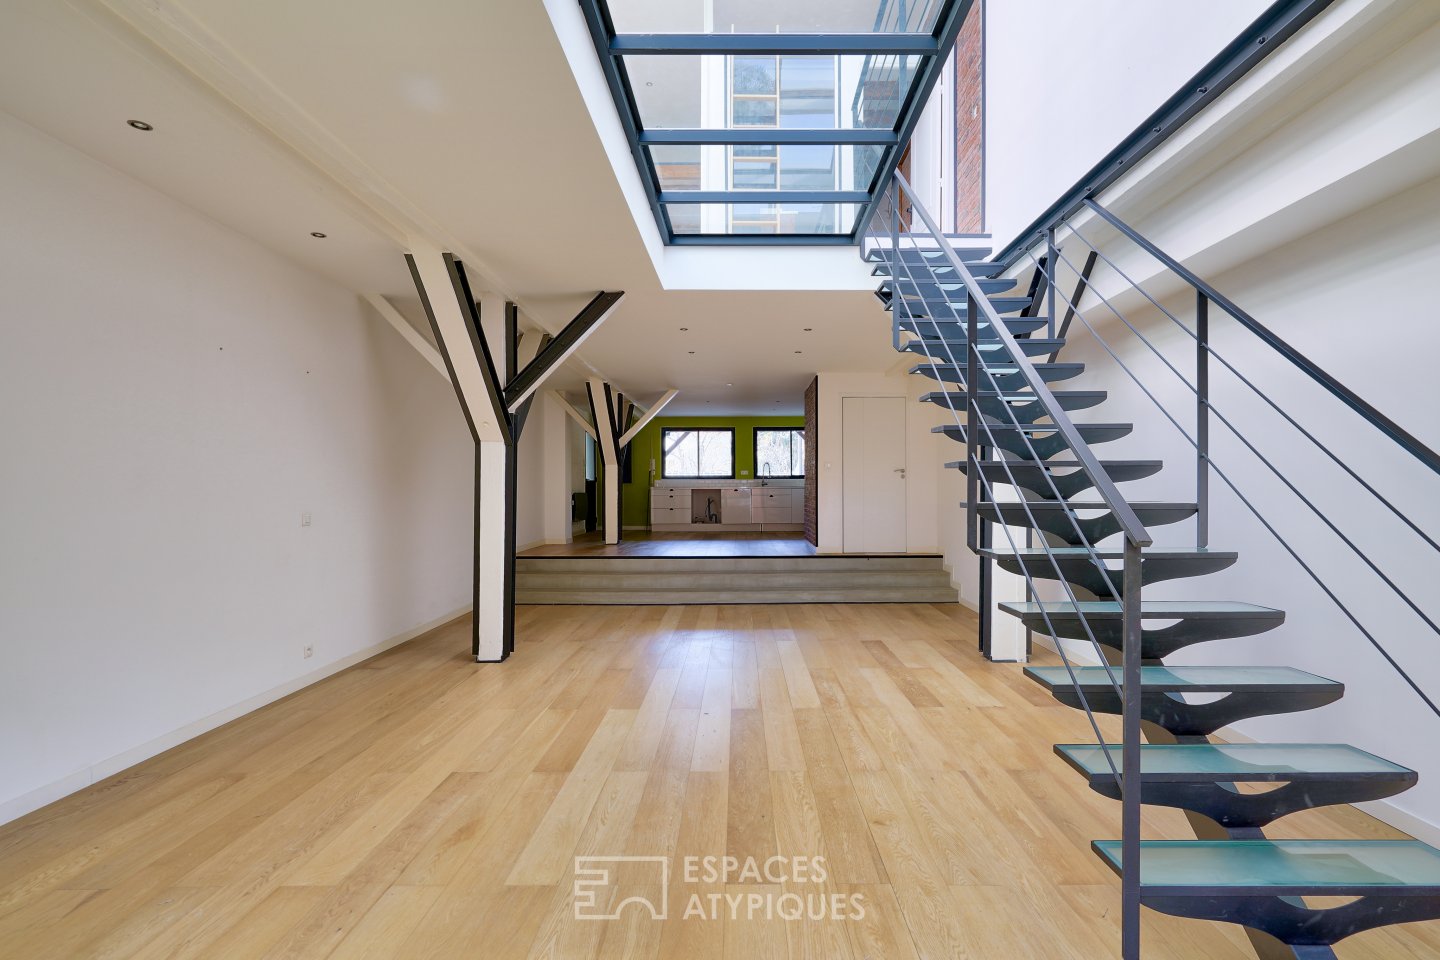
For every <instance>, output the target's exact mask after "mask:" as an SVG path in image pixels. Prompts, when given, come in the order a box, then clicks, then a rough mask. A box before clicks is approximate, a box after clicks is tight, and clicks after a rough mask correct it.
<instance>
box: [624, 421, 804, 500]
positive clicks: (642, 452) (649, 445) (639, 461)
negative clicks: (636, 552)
mask: <svg viewBox="0 0 1440 960" xmlns="http://www.w3.org/2000/svg"><path fill="white" fill-rule="evenodd" d="M803 426H805V418H804V417H656V418H655V419H654V420H651V421H650V422H649V423H647V424H646V425H645V429H644V430H641V431H640V433H639V434H638V435H636V437H635V439H634V440H632V441H630V458H631V459H630V476H631V477H632V478H633V479H634V482H633V483H625V484H621V486H620V502H621V504H622V507H623V511H624V519H625V526H627V527H643V526H646V525H648V524H649V523H650V461H651V460H652V459H653V460H654V461H655V470H656V472H657V474H658V473H659V471H660V469H661V458H660V431H661V430H663V429H665V428H666V427H731V428H733V429H734V430H735V479H736V480H754V479H755V428H756V427H803ZM655 482H656V483H663V482H664V477H660V476H657V477H656V481H655ZM724 484H725V481H724V480H717V481H715V485H716V486H724Z"/></svg>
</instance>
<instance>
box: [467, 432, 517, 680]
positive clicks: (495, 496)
mask: <svg viewBox="0 0 1440 960" xmlns="http://www.w3.org/2000/svg"><path fill="white" fill-rule="evenodd" d="M475 452H476V458H477V462H476V464H475V492H476V502H475V521H476V522H475V659H476V660H478V661H480V662H482V663H488V662H494V661H499V660H503V659H505V656H506V652H505V647H506V635H507V633H508V631H509V630H511V629H512V622H513V621H512V620H511V616H512V610H513V607H512V598H510V597H508V596H507V595H506V594H507V592H508V589H507V588H508V587H509V583H510V576H511V572H510V563H511V553H510V548H511V547H512V546H513V544H510V543H509V542H508V539H509V537H510V536H513V529H514V528H513V526H511V525H509V524H508V523H507V519H508V518H507V516H506V513H507V509H508V507H509V497H508V496H507V495H506V493H507V491H506V486H507V483H508V480H509V473H510V470H511V469H512V464H511V463H510V458H511V457H513V456H514V450H513V449H512V448H511V447H509V446H508V445H506V444H505V443H502V442H497V441H482V442H480V443H478V444H476V445H475Z"/></svg>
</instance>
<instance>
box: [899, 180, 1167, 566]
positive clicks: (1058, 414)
mask: <svg viewBox="0 0 1440 960" xmlns="http://www.w3.org/2000/svg"><path fill="white" fill-rule="evenodd" d="M895 182H896V183H897V184H899V185H900V189H901V190H902V191H903V192H904V193H905V195H906V197H907V198H908V199H909V201H910V209H911V212H912V213H913V214H914V215H915V216H917V217H919V218H920V220H921V222H922V223H924V224H925V229H926V230H928V231H930V235H931V236H933V237H936V238H943V237H944V234H943V233H942V232H941V230H940V228H939V226H937V225H936V223H935V221H934V219H933V218H931V216H930V212H929V211H928V210H926V209H925V208H924V206H922V205H921V204H920V202H919V201H918V200H917V198H916V196H915V191H914V190H912V189H911V188H910V184H909V183H908V182H907V181H906V180H905V177H904V175H902V174H901V173H900V172H899V171H896V173H895ZM940 251H941V252H942V253H944V255H945V259H946V260H947V261H948V262H949V264H950V268H951V269H952V270H954V271H955V276H956V277H958V278H960V280H961V281H962V282H963V283H964V284H965V286H966V288H967V289H968V290H972V291H975V290H979V289H980V284H979V282H978V281H977V280H976V279H975V276H974V274H972V273H971V272H970V270H969V269H968V268H967V267H966V266H965V264H964V262H962V261H961V259H960V258H959V257H958V256H957V255H956V254H955V251H954V250H953V249H952V248H951V247H950V245H949V244H947V243H944V242H942V243H941V244H940ZM974 302H975V304H976V305H977V306H978V307H979V308H980V311H981V312H982V313H983V314H984V315H985V320H986V322H988V323H989V324H990V328H991V330H993V331H994V332H995V335H996V336H997V337H998V338H999V340H1000V342H1001V343H1003V344H1004V345H1005V347H1006V349H1007V350H1009V351H1010V356H1011V358H1012V361H1011V364H1010V365H1012V366H1014V367H1016V368H1017V369H1018V370H1019V371H1020V376H1021V378H1022V379H1024V381H1025V385H1026V386H1027V387H1028V388H1029V389H1030V390H1031V391H1032V392H1033V393H1034V394H1035V399H1036V400H1038V401H1039V402H1040V405H1041V406H1043V407H1044V408H1045V413H1046V415H1047V416H1049V417H1050V420H1051V422H1052V423H1054V425H1055V430H1056V432H1057V433H1059V434H1060V436H1061V437H1062V438H1064V440H1065V445H1066V446H1067V447H1068V448H1069V449H1070V451H1071V452H1072V453H1073V454H1074V455H1075V459H1076V460H1077V461H1079V463H1080V467H1081V469H1082V470H1084V471H1085V475H1086V476H1087V477H1089V478H1090V480H1091V481H1092V482H1093V483H1094V485H1095V492H1096V493H1098V494H1099V495H1100V499H1101V500H1103V501H1104V502H1105V506H1106V508H1107V509H1109V510H1110V511H1111V512H1112V513H1114V514H1115V520H1116V522H1117V523H1119V524H1120V529H1121V530H1122V531H1123V532H1124V534H1125V538H1126V539H1127V540H1129V541H1130V542H1131V543H1133V544H1135V545H1136V546H1138V547H1148V546H1150V545H1151V544H1152V543H1154V542H1155V541H1154V538H1152V537H1151V536H1150V533H1149V531H1148V530H1146V529H1145V525H1144V524H1143V523H1141V522H1140V518H1139V517H1138V516H1136V515H1135V511H1134V510H1133V509H1132V508H1131V506H1130V504H1129V503H1128V502H1127V501H1126V500H1125V498H1124V497H1123V496H1122V495H1121V494H1120V491H1119V490H1118V489H1116V487H1115V481H1114V480H1112V479H1111V478H1110V474H1109V473H1107V472H1106V471H1105V468H1104V467H1102V466H1101V465H1100V461H1099V460H1097V459H1096V458H1095V454H1094V453H1093V452H1091V450H1090V445H1089V444H1088V443H1086V442H1085V441H1084V440H1082V439H1081V437H1080V432H1079V431H1078V430H1076V429H1075V424H1074V423H1073V422H1072V421H1071V420H1070V417H1069V415H1068V414H1066V413H1065V411H1064V410H1062V409H1061V407H1060V402H1059V401H1058V400H1056V399H1055V395H1054V394H1053V393H1051V392H1050V388H1049V387H1048V386H1046V385H1045V381H1044V380H1043V379H1042V378H1041V376H1040V374H1039V373H1038V372H1037V371H1036V369H1035V365H1034V364H1032V363H1031V362H1030V358H1029V357H1027V356H1025V354H1024V352H1023V351H1022V350H1021V349H1020V346H1019V344H1017V343H1016V342H1015V337H1014V335H1013V334H1011V333H1010V330H1009V329H1008V328H1007V327H1006V326H1005V324H1004V322H1003V321H1002V320H1001V319H1000V315H999V314H998V313H996V312H995V307H994V306H993V305H992V304H991V303H990V301H989V299H988V298H987V297H985V296H983V295H981V296H978V297H975V298H974Z"/></svg>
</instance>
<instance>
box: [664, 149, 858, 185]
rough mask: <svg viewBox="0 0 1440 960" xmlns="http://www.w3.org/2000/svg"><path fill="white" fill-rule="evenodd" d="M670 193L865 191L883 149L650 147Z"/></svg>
mask: <svg viewBox="0 0 1440 960" xmlns="http://www.w3.org/2000/svg"><path fill="white" fill-rule="evenodd" d="M646 149H647V150H649V151H650V158H651V162H652V163H654V164H655V172H656V174H657V175H658V176H659V178H660V189H661V190H663V191H665V192H667V193H678V192H680V191H684V190H865V189H868V188H869V186H870V181H871V179H873V177H874V175H875V168H876V167H877V166H878V165H879V163H880V155H881V154H882V153H883V152H884V150H883V148H882V147H878V146H871V145H868V144H867V145H862V146H851V145H848V144H845V145H839V146H837V145H836V144H833V143H820V144H786V145H785V146H777V145H776V144H773V143H746V144H738V145H735V146H724V145H717V146H659V145H657V146H652V147H647V148H646Z"/></svg>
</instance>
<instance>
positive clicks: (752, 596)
mask: <svg viewBox="0 0 1440 960" xmlns="http://www.w3.org/2000/svg"><path fill="white" fill-rule="evenodd" d="M515 602H516V603H518V604H585V605H616V604H619V605H637V606H655V605H667V606H668V605H677V606H680V605H704V604H737V603H743V604H787V603H941V604H953V603H957V602H958V599H957V595H956V593H955V591H953V590H945V591H940V590H928V591H927V590H909V591H907V590H901V589H898V588H896V589H890V590H876V591H866V592H860V591H855V590H813V591H808V592H807V591H799V590H797V591H793V592H777V591H757V590H748V591H739V590H737V591H725V592H717V591H704V592H688V591H681V590H677V591H673V592H668V593H667V592H664V591H648V592H642V591H624V592H615V591H608V590H594V591H592V590H574V591H564V592H563V593H555V592H552V591H520V590H516V594H515Z"/></svg>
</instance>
